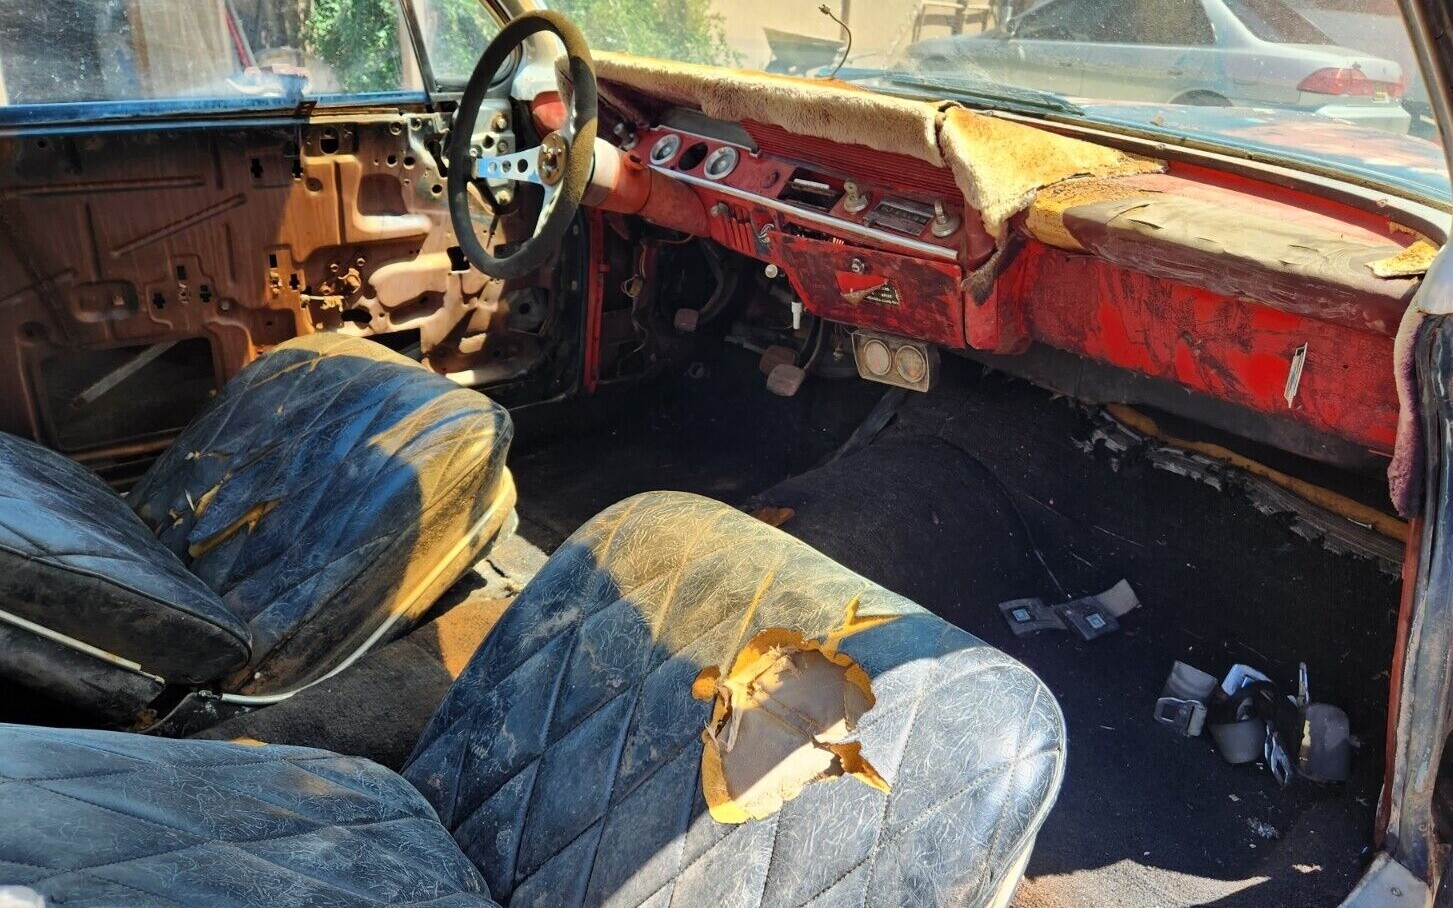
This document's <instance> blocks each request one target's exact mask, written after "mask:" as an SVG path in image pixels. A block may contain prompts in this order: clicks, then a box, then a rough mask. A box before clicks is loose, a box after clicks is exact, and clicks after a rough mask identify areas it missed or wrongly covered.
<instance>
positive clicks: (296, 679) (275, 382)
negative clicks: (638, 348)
mask: <svg viewBox="0 0 1453 908" xmlns="http://www.w3.org/2000/svg"><path fill="white" fill-rule="evenodd" d="M512 434H513V428H512V426H511V423H510V419H509V415H508V414H507V413H506V412H505V410H504V408H503V407H500V406H499V405H498V404H495V403H493V402H492V401H490V400H489V398H487V397H485V396H484V395H482V394H479V393H478V392H475V391H471V390H468V389H466V388H461V387H459V386H458V385H456V384H454V383H453V382H451V381H450V380H449V379H447V378H444V377H443V376H441V375H436V374H434V373H433V372H430V371H428V370H427V369H425V368H424V367H423V366H421V365H419V364H418V363H416V362H414V361H412V360H409V359H407V358H405V357H403V356H400V355H399V354H397V353H394V352H393V351H391V350H389V349H388V348H386V347H383V346H382V345H380V344H376V343H373V342H372V341H366V340H362V339H360V338H354V337H347V336H344V335H339V334H326V333H325V334H312V335H308V336H306V337H301V338H296V339H294V340H291V341H288V342H287V343H285V344H282V345H280V346H278V347H276V348H274V349H273V351H272V352H271V353H269V354H268V355H267V356H265V357H263V358H261V359H259V360H257V361H256V362H254V363H253V364H252V365H250V366H248V367H247V368H246V369H244V370H243V371H242V372H241V373H240V374H239V375H238V376H237V377H236V378H234V379H233V380H232V381H230V382H228V384H227V386H226V387H225V388H224V389H223V390H222V393H221V394H219V395H218V396H217V398H216V399H215V400H214V401H213V402H212V403H211V404H210V405H209V406H208V407H207V409H206V410H204V411H203V412H202V414H201V415H199V416H198V417H197V418H196V419H195V420H193V422H192V423H191V424H190V425H189V426H187V428H186V430H185V431H184V432H183V433H182V435H181V437H180V438H178V439H177V441H176V442H175V443H174V444H173V445H172V446H171V447H170V448H169V449H167V451H166V453H165V454H163V455H162V456H161V457H160V458H159V459H158V460H157V462H156V463H155V464H153V466H152V468H151V469H150V470H148V471H147V473H146V476H144V477H143V478H142V480H141V482H140V483H138V484H137V486H136V488H135V489H133V490H132V492H131V496H130V500H131V502H132V507H133V508H135V510H136V513H137V514H138V515H140V517H141V518H142V520H144V521H146V523H147V524H148V525H150V526H151V527H152V528H153V529H154V530H155V531H156V534H157V538H158V539H160V540H161V542H162V543H163V544H164V545H166V546H167V547H168V548H170V549H171V550H172V551H173V552H174V553H176V555H177V556H178V557H180V558H181V559H182V561H183V562H184V563H185V564H186V565H187V566H188V567H189V568H190V569H191V570H192V572H193V573H195V574H196V575H197V576H198V577H200V578H201V579H202V580H203V581H204V582H206V583H207V584H208V586H210V587H211V588H212V589H213V590H215V591H216V592H217V593H218V594H219V595H220V596H221V597H222V601H223V602H225V603H226V604H227V606H228V607H229V608H230V609H231V610H232V611H233V612H235V613H236V614H237V615H239V616H240V617H242V618H243V619H244V620H246V621H247V622H248V624H249V626H250V627H251V630H252V650H253V658H252V662H251V664H250V665H249V667H248V671H249V672H250V674H251V677H247V678H245V679H244V680H243V682H242V683H241V684H240V685H233V687H234V688H235V689H236V690H239V691H240V692H243V693H248V694H266V693H272V692H275V691H278V690H281V689H286V688H288V687H293V686H296V685H298V684H300V683H304V682H306V681H308V680H311V679H312V678H313V677H315V676H316V675H317V674H318V673H319V669H320V668H322V669H324V670H326V668H327V667H330V666H332V665H333V664H335V663H336V662H337V660H338V659H339V658H341V657H342V656H343V655H344V654H346V653H347V652H348V651H349V650H351V649H353V648H355V647H356V646H357V645H358V643H359V642H361V640H362V639H363V638H364V637H366V636H367V635H368V634H369V633H370V632H372V631H373V630H374V629H375V628H376V627H377V626H378V624H379V623H380V622H382V621H383V620H384V619H385V618H386V617H387V616H388V615H389V614H390V612H391V610H392V609H393V608H394V607H395V605H396V604H397V603H398V602H399V600H400V599H401V598H402V597H403V596H405V595H407V594H408V593H409V592H410V591H411V590H412V588H413V587H415V586H416V585H417V584H418V583H420V582H421V580H423V578H424V577H425V576H426V575H427V574H428V572H429V571H430V570H432V569H435V568H437V567H439V566H441V565H442V564H444V563H445V562H446V561H450V560H452V561H453V570H452V575H451V576H449V577H446V578H444V579H443V580H442V582H440V583H437V584H436V587H437V589H436V590H435V594H436V595H437V593H439V592H442V591H443V589H444V588H446V587H447V586H448V585H449V584H450V583H452V582H453V580H454V579H455V578H457V576H458V574H459V573H460V572H462V571H463V570H465V569H466V568H467V567H468V565H469V564H470V563H472V562H473V560H474V559H473V556H474V555H475V554H476V553H477V552H478V550H479V549H480V547H481V546H482V545H483V544H484V543H485V542H487V541H488V540H487V539H485V538H478V539H475V540H473V542H472V543H471V544H469V545H466V546H465V547H464V550H463V551H460V550H459V549H458V547H459V544H460V542H461V541H462V540H465V539H466V537H468V536H469V535H470V533H471V532H475V533H478V530H477V528H476V524H477V523H478V522H479V521H480V520H481V519H483V518H485V517H486V516H487V515H488V514H489V512H490V511H491V508H492V507H493V508H494V511H495V514H494V516H495V518H496V523H497V525H496V527H495V529H498V524H502V523H503V522H504V518H505V516H506V514H505V513H504V512H505V511H507V510H508V507H505V508H499V507H495V506H496V504H497V501H498V499H499V498H500V497H501V495H503V494H505V493H506V492H508V494H511V495H512V494H513V490H512V487H511V488H509V489H507V488H506V486H507V484H508V480H507V477H506V474H505V465H504V464H505V454H506V452H507V451H508V449H509V443H510V438H511V436H512ZM249 526H250V529H249ZM428 604H429V597H426V598H425V599H424V601H422V602H419V603H417V605H416V607H415V608H414V610H413V611H414V612H415V613H417V612H418V611H421V610H422V608H424V607H427V606H428ZM406 628H407V622H404V624H403V625H401V626H400V628H399V629H400V630H403V629H406Z"/></svg>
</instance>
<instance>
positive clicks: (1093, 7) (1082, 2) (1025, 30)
mask: <svg viewBox="0 0 1453 908" xmlns="http://www.w3.org/2000/svg"><path fill="white" fill-rule="evenodd" d="M1109 5H1110V4H1109V3H1108V2H1107V0H1059V2H1058V3H1054V4H1051V5H1048V6H1045V7H1044V8H1043V9H1042V10H1035V11H1033V12H1030V13H1027V14H1026V15H1025V16H1024V20H1023V22H1022V23H1021V25H1020V26H1019V27H1018V28H1015V29H1014V30H1013V33H1014V37H1016V38H1019V39H1021V40H1026V41H1108V40H1110V39H1111V36H1112V34H1113V31H1114V29H1113V27H1112V24H1111V22H1110V16H1109V13H1110V9H1108V7H1109Z"/></svg>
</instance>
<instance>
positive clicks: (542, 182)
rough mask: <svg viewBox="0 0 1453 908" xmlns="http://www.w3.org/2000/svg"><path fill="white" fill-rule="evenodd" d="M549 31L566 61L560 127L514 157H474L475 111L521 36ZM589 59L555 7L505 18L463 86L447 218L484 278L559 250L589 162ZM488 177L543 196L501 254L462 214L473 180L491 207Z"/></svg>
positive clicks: (526, 269)
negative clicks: (519, 236)
mask: <svg viewBox="0 0 1453 908" xmlns="http://www.w3.org/2000/svg"><path fill="white" fill-rule="evenodd" d="M543 31H548V32H553V33H554V34H555V36H556V37H558V38H559V39H560V41H561V42H562V43H563V44H564V45H565V53H566V56H567V57H568V58H569V62H570V80H571V82H572V83H573V86H574V90H573V91H571V92H569V96H570V110H569V116H568V117H567V118H566V120H565V125H564V126H563V127H561V128H560V129H559V130H557V131H555V132H552V133H550V134H549V135H547V136H545V138H544V139H543V140H542V141H541V142H540V144H539V145H538V146H536V147H534V148H530V149H528V150H526V151H520V152H515V153H514V154H496V155H489V154H481V155H478V156H476V154H477V152H476V150H475V148H474V131H475V128H476V127H477V125H478V122H479V113H480V109H481V108H482V107H483V105H484V101H485V96H486V94H487V93H488V91H489V88H490V86H491V85H492V84H493V83H494V81H495V78H496V77H497V76H498V75H499V70H500V67H501V66H503V65H504V64H505V61H507V60H508V59H509V58H510V55H511V54H513V53H514V51H515V48H517V47H519V46H520V45H521V44H523V43H524V41H525V39H526V38H529V37H530V36H531V35H534V34H536V33H538V32H543ZM596 110H597V102H596V91H595V62H594V61H593V60H592V59H591V57H590V47H589V46H588V45H587V44H586V43H585V36H584V35H582V34H581V33H580V29H578V28H576V27H575V25H574V24H573V23H571V22H570V21H569V20H568V19H566V18H565V17H564V16H562V15H560V14H559V13H557V12H551V11H542V12H531V13H525V14H523V15H521V16H518V17H516V18H515V19H512V20H511V21H510V23H509V24H508V25H506V26H505V27H504V29H502V30H501V31H500V33H499V34H498V35H496V36H495V38H494V40H493V41H491V42H489V46H488V47H486V48H485V49H484V54H483V55H482V56H481V57H480V58H479V63H478V64H476V65H475V67H474V73H473V75H471V76H470V77H469V84H468V86H466V87H465V89H464V97H463V98H461V99H460V101H459V109H458V110H457V111H456V112H455V114H454V126H453V129H452V131H451V134H450V139H449V176H448V179H447V181H446V182H447V184H448V189H449V218H450V220H451V221H453V223H454V233H455V236H456V237H457V238H458V240H459V247H460V249H462V250H463V251H464V255H465V257H466V258H467V259H469V263H470V264H471V265H473V266H474V267H476V268H478V269H479V270H480V271H483V272H484V273H485V274H488V275H490V276H491V277H497V278H504V279H508V278H519V277H525V276H527V275H529V274H532V273H534V272H535V271H538V270H539V269H540V268H541V267H542V266H543V265H544V264H545V263H546V262H547V261H548V260H549V258H550V256H551V255H553V254H554V253H555V251H556V250H557V249H558V248H559V247H560V243H561V241H562V240H563V239H564V238H565V231H566V230H568V229H569V227H570V222H571V220H573V219H574V217H575V212H576V211H577V210H578V209H579V208H580V203H581V200H582V199H583V198H584V197H585V190H586V187H587V186H588V185H589V184H590V176H591V170H592V168H593V166H594V156H595V133H596ZM487 180H509V181H512V182H517V183H534V184H536V185H538V186H541V187H543V189H544V201H543V202H542V203H541V206H540V214H539V217H538V219H537V220H536V222H535V230H534V233H533V234H532V235H531V236H530V237H529V238H528V239H526V240H524V241H523V242H520V243H518V244H516V245H515V246H514V248H513V250H512V251H511V252H510V253H509V254H508V255H505V256H496V255H492V254H491V253H490V251H489V250H488V249H486V248H485V246H484V244H483V243H482V242H480V239H479V236H478V234H476V233H475V230H474V221H473V219H472V218H471V217H470V214H469V187H470V184H471V183H473V184H474V185H475V186H476V187H477V188H478V190H479V192H480V194H481V195H482V196H484V198H485V199H486V200H488V201H489V202H490V203H491V205H492V207H495V208H496V209H497V208H498V206H497V205H495V204H494V194H493V193H492V192H491V191H490V189H489V185H488V183H487V182H486V181H487Z"/></svg>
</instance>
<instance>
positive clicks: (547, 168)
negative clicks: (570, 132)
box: [539, 132, 570, 186]
mask: <svg viewBox="0 0 1453 908" xmlns="http://www.w3.org/2000/svg"><path fill="white" fill-rule="evenodd" d="M569 157H570V146H569V145H568V144H566V142H565V137H564V136H562V135H560V133H558V132H552V133H550V134H549V135H548V136H546V137H545V140H544V141H543V142H541V143H540V157H539V162H540V182H542V183H544V184H545V185H546V186H554V185H555V184H557V183H559V182H560V180H561V179H563V178H564V176H565V162H566V161H567V160H568V159H569Z"/></svg>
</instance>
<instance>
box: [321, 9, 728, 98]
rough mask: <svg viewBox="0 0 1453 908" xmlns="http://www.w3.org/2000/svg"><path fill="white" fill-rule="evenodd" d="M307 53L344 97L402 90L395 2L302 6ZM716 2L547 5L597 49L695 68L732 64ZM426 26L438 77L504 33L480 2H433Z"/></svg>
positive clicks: (468, 63) (458, 68)
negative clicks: (689, 64)
mask: <svg viewBox="0 0 1453 908" xmlns="http://www.w3.org/2000/svg"><path fill="white" fill-rule="evenodd" d="M302 2H303V3H305V4H306V10H307V11H306V14H305V15H304V17H303V28H302V36H301V37H302V43H303V46H304V49H306V50H307V51H308V52H309V53H311V54H314V55H316V56H317V57H318V58H319V59H320V60H322V61H324V62H326V63H327V64H328V65H329V66H330V67H331V68H332V69H333V72H334V75H335V76H336V78H337V80H338V82H339V84H340V85H341V87H342V89H343V90H344V91H349V92H359V91H378V90H385V89H389V88H397V87H398V85H399V84H400V83H399V78H400V73H401V71H402V68H403V60H402V58H401V55H400V53H399V41H400V40H401V34H400V30H399V27H398V18H397V15H398V14H397V5H396V0H302ZM711 2H712V0H549V6H550V7H551V8H552V9H557V10H559V11H560V12H563V13H565V14H566V15H567V16H569V17H570V18H571V19H573V20H574V21H575V23H576V24H578V25H579V26H580V28H581V30H582V31H584V32H585V36H586V38H587V39H588V40H589V41H590V43H591V46H592V47H595V48H598V49H601V50H619V51H628V52H630V53H634V54H641V55H643V56H650V57H665V58H668V59H672V60H686V61H690V62H695V63H722V64H729V63H733V62H735V61H736V59H737V56H736V54H735V53H734V52H733V51H732V49H731V48H730V47H729V46H728V44H727V41H726V34H725V31H724V29H723V23H722V17H721V16H720V15H719V14H717V13H714V12H712V9H711ZM418 8H419V10H420V14H421V16H422V17H423V18H424V19H425V21H424V22H423V23H422V24H423V30H424V32H425V34H426V35H427V37H428V44H429V48H430V59H431V60H432V62H433V64H434V68H435V71H436V72H438V73H440V74H448V75H450V76H460V75H464V74H467V73H468V72H469V70H470V69H471V68H473V65H474V61H475V59H476V58H477V57H478V56H479V53H480V52H481V51H482V50H483V49H484V45H485V43H486V42H487V41H488V40H489V38H492V37H493V36H494V33H495V32H496V31H497V30H498V27H497V26H496V25H495V24H494V23H493V22H491V21H490V19H489V15H488V13H487V12H485V9H484V5H483V4H482V3H481V2H480V0H428V2H427V3H420V4H419V5H418Z"/></svg>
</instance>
